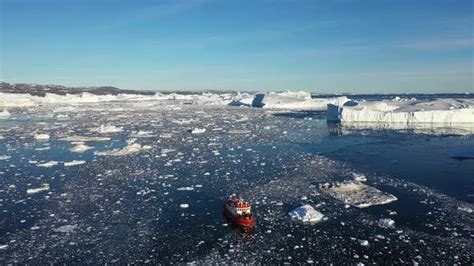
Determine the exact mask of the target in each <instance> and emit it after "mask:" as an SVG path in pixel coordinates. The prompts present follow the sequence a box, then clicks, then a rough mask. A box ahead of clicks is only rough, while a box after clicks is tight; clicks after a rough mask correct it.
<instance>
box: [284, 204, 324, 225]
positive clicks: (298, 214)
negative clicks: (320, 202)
mask: <svg viewBox="0 0 474 266" xmlns="http://www.w3.org/2000/svg"><path fill="white" fill-rule="evenodd" d="M288 214H289V215H290V216H291V218H292V219H296V220H299V221H302V222H303V223H315V222H319V221H321V219H323V217H324V215H323V214H322V213H320V212H318V211H317V210H315V209H314V208H313V207H312V206H311V205H303V206H300V207H298V208H296V209H294V210H292V211H291V212H289V213H288Z"/></svg>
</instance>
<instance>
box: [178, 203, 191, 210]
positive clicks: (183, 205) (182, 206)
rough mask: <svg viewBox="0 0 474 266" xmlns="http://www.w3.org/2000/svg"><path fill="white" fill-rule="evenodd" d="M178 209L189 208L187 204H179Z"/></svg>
mask: <svg viewBox="0 0 474 266" xmlns="http://www.w3.org/2000/svg"><path fill="white" fill-rule="evenodd" d="M179 207H180V208H181V209H187V208H189V204H187V203H181V204H179Z"/></svg>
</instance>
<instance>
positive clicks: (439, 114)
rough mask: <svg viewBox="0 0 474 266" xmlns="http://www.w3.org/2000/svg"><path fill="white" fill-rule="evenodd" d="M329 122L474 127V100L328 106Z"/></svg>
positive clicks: (392, 101)
mask: <svg viewBox="0 0 474 266" xmlns="http://www.w3.org/2000/svg"><path fill="white" fill-rule="evenodd" d="M327 119H328V120H329V121H340V122H384V123H409V124H415V123H445V124H446V123H474V100H472V99H435V100H427V101H418V100H400V98H395V99H393V100H387V101H346V102H344V103H342V104H340V103H339V104H333V103H330V104H328V113H327Z"/></svg>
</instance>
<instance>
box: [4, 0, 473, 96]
mask: <svg viewBox="0 0 474 266" xmlns="http://www.w3.org/2000/svg"><path fill="white" fill-rule="evenodd" d="M0 3H1V6H0V8H1V11H0V12H1V13H0V14H1V25H0V26H1V35H0V45H1V46H0V49H1V58H0V67H1V69H0V73H1V76H0V80H2V81H6V82H14V83H18V82H26V83H40V84H62V85H68V86H82V85H112V86H117V87H121V88H128V89H149V90H177V89H180V90H181V89H183V90H186V89H189V90H198V89H233V90H286V89H289V90H300V89H301V90H307V91H314V92H326V93H335V92H351V93H373V92H382V93H388V92H394V93H404V92H474V63H473V62H474V39H473V38H474V26H473V23H474V7H473V3H474V1H470V0H466V1H436V0H430V1H428V0H425V1H415V0H411V1H403V0H398V1H395V0H394V1H382V0H377V1H355V0H344V1H342V0H340V1H338V0H335V1H323V0H321V1H317V0H313V1H296V0H281V1H278V0H266V1H265V0H262V1H258V0H255V1H250V0H249V1H245V0H235V1H226V0H188V1H180V0H174V1H151V0H148V1H140V0H138V1H125V0H122V1H120V0H94V1H93V0H90V1H89V0H0Z"/></svg>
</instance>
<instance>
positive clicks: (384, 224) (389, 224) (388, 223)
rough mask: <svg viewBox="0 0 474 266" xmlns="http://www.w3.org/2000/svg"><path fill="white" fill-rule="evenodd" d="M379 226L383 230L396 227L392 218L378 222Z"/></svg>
mask: <svg viewBox="0 0 474 266" xmlns="http://www.w3.org/2000/svg"><path fill="white" fill-rule="evenodd" d="M377 225H378V226H379V227H382V228H392V227H393V226H394V225H395V221H394V220H392V219H390V218H382V219H379V220H378V221H377Z"/></svg>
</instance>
